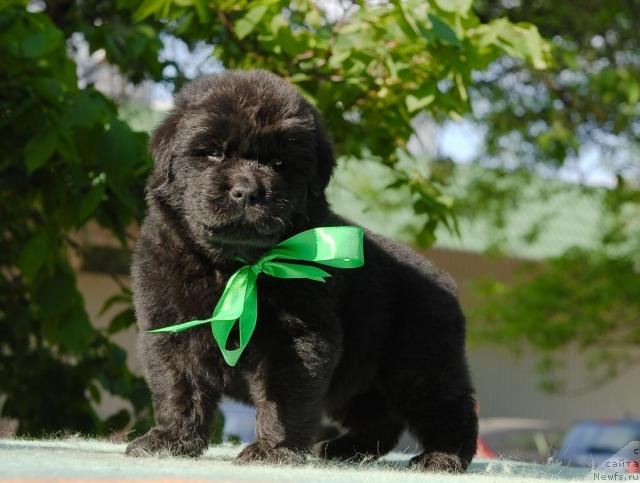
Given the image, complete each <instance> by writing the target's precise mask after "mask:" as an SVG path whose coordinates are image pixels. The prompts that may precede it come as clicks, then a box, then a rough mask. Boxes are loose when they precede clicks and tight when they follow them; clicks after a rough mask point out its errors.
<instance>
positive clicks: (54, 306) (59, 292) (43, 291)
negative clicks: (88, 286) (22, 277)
mask: <svg viewBox="0 0 640 483" xmlns="http://www.w3.org/2000/svg"><path fill="white" fill-rule="evenodd" d="M78 296H79V294H78V292H77V290H76V287H75V279H74V277H73V275H72V274H71V273H69V272H67V271H66V270H65V271H61V270H58V271H56V273H55V274H54V275H53V277H51V278H47V279H46V280H45V281H44V282H42V284H41V285H40V286H39V287H38V291H37V294H36V300H35V301H36V303H37V304H38V306H39V309H40V310H41V311H42V316H43V317H44V320H49V319H52V318H56V317H58V316H59V315H61V314H63V313H64V312H66V311H68V310H69V309H70V308H71V307H72V306H73V305H74V304H75V303H76V302H77V300H78ZM45 324H46V322H45Z"/></svg>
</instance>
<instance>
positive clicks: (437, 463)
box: [409, 451, 469, 473]
mask: <svg viewBox="0 0 640 483" xmlns="http://www.w3.org/2000/svg"><path fill="white" fill-rule="evenodd" d="M467 466H469V462H467V461H465V460H463V459H462V458H460V456H458V455H456V454H453V453H443V452H440V451H432V452H429V453H427V452H424V453H422V454H419V455H418V456H414V457H413V458H411V460H410V461H409V467H410V468H412V469H416V470H422V471H433V472H447V473H463V472H464V471H466V469H467Z"/></svg>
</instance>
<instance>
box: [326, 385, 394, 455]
mask: <svg viewBox="0 0 640 483" xmlns="http://www.w3.org/2000/svg"><path fill="white" fill-rule="evenodd" d="M341 424H342V426H344V427H345V428H347V432H346V433H345V434H342V435H340V436H338V437H336V438H334V439H330V440H327V441H321V442H320V443H318V444H317V445H316V446H315V447H314V453H315V454H316V455H317V456H319V457H320V458H326V459H338V460H342V461H347V460H349V461H361V460H370V459H376V458H379V457H380V456H383V455H385V454H387V453H388V452H389V451H391V450H392V449H393V447H394V446H395V445H396V444H397V443H398V439H399V437H400V433H401V432H402V430H403V429H404V423H403V421H402V419H401V418H400V417H399V415H394V414H392V412H391V411H390V408H389V406H388V405H387V403H386V401H385V400H384V398H383V396H382V394H380V393H379V392H377V391H370V392H367V393H364V394H361V395H359V396H357V397H356V398H354V400H353V401H351V403H350V404H349V407H348V408H347V411H346V414H345V417H344V419H343V420H342V421H341Z"/></svg>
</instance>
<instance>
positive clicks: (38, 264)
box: [18, 230, 49, 282]
mask: <svg viewBox="0 0 640 483" xmlns="http://www.w3.org/2000/svg"><path fill="white" fill-rule="evenodd" d="M48 245H49V243H48V241H47V235H46V233H45V232H44V230H39V231H38V232H36V233H35V234H34V235H33V236H32V237H31V238H30V239H29V241H28V242H27V244H26V245H25V246H24V248H23V249H22V250H21V251H20V256H19V257H18V267H19V268H20V270H21V271H22V275H24V277H25V278H26V279H27V280H28V281H30V282H32V281H33V279H34V278H35V276H36V275H37V273H38V271H39V270H40V269H41V268H42V266H43V265H44V262H45V261H46V260H47V256H48V252H47V248H48Z"/></svg>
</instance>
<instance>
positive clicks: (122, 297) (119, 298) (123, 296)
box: [98, 291, 131, 316]
mask: <svg viewBox="0 0 640 483" xmlns="http://www.w3.org/2000/svg"><path fill="white" fill-rule="evenodd" d="M130 303H131V292H129V291H127V292H125V293H118V294H115V295H112V296H111V297H109V298H108V299H107V300H105V302H104V304H102V307H101V308H100V311H99V312H98V316H103V315H104V314H106V313H107V311H108V310H109V309H110V308H111V307H113V306H114V305H116V304H130Z"/></svg>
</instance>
